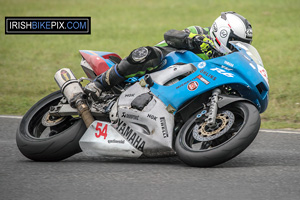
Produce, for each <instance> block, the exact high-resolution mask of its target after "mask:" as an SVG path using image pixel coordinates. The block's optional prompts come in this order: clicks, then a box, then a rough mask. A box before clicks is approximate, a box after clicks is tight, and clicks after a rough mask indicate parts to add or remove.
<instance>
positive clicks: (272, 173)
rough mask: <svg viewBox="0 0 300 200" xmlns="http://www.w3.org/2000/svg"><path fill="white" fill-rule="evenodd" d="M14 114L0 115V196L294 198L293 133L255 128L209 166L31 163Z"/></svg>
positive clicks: (296, 157)
mask: <svg viewBox="0 0 300 200" xmlns="http://www.w3.org/2000/svg"><path fill="white" fill-rule="evenodd" d="M20 120H21V119H20V117H9V118H8V117H7V116H0V160H1V161H0V199H1V200H2V199H3V200H8V199H12V200H17V199H28V200H29V199H30V200H35V199H38V200H41V199H42V200H43V199H46V200H47V199H98V200H102V199H103V200H110V199H116V200H135V199H139V200H143V199H151V200H156V199H157V200H160V199H162V200H177V199H180V200H187V199H195V200H196V199H197V200H202V199H203V200H204V199H208V200H214V199H216V200H227V199H228V200H235V199H236V200H248V199H249V200H260V199H263V200H268V199H270V200H271V199H272V200H298V199H299V198H300V197H299V196H300V132H297V131H286V130H281V131H276V130H261V131H260V132H259V134H258V136H257V138H256V139H255V141H254V142H253V143H252V144H251V145H250V147H249V148H248V149H247V150H246V151H244V152H243V153H242V154H241V155H239V156H237V157H236V158H234V159H233V160H231V161H229V162H227V163H224V164H222V165H219V166H217V167H214V168H192V167H188V166H186V165H185V164H183V163H181V162H180V160H178V158H177V157H172V158H162V159H142V160H141V159H140V160H139V159H107V158H106V159H105V158H91V157H86V156H85V155H84V154H83V153H80V154H77V155H75V156H73V157H71V158H69V159H67V160H65V161H62V162H54V163H50V162H42V163H41V162H33V161H30V160H28V159H26V158H25V157H24V156H23V155H22V154H21V153H20V152H19V151H18V148H17V146H16V142H15V133H16V129H17V127H18V124H19V122H20Z"/></svg>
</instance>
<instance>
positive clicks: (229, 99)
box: [217, 94, 257, 108]
mask: <svg viewBox="0 0 300 200" xmlns="http://www.w3.org/2000/svg"><path fill="white" fill-rule="evenodd" d="M237 101H246V102H249V103H251V104H253V105H254V106H255V107H256V108H257V106H256V105H255V104H254V103H253V102H252V101H250V100H249V99H245V98H242V97H237V96H232V95H224V94H220V95H219V101H218V103H217V104H218V108H223V107H225V106H227V105H229V104H231V103H234V102H237Z"/></svg>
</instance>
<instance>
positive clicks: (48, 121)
mask: <svg viewBox="0 0 300 200" xmlns="http://www.w3.org/2000/svg"><path fill="white" fill-rule="evenodd" d="M66 118H67V117H53V116H51V115H50V111H48V112H46V113H45V114H44V116H43V119H42V124H43V125H44V126H47V127H51V126H56V125H58V124H60V123H62V122H63V121H65V119H66Z"/></svg>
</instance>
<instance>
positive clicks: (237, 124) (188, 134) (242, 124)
mask: <svg viewBox="0 0 300 200" xmlns="http://www.w3.org/2000/svg"><path fill="white" fill-rule="evenodd" d="M197 116H199V113H196V114H195V115H193V116H191V117H190V118H189V120H188V121H187V122H186V123H185V124H184V125H183V127H182V129H181V130H180V132H179V134H178V136H177V138H176V142H175V149H176V152H177V154H178V156H179V158H180V159H181V160H182V161H183V162H184V163H186V164H187V165H190V166H195V167H212V166H215V165H219V164H221V163H224V162H226V161H228V160H230V159H232V158H233V157H235V156H237V155H238V154H240V153H241V152H242V151H244V150H245V149H246V148H247V147H248V146H249V145H250V144H251V143H252V141H253V140H254V138H255V137H256V135H257V133H258V131H259V128H260V122H261V119H260V115H259V112H258V110H257V109H256V107H255V106H254V105H252V104H251V103H248V102H235V103H232V104H229V105H227V106H226V107H224V108H221V109H219V111H218V117H217V122H218V127H215V128H210V127H208V126H207V124H205V122H204V120H202V121H199V119H197ZM195 132H196V133H195ZM198 133H199V134H198Z"/></svg>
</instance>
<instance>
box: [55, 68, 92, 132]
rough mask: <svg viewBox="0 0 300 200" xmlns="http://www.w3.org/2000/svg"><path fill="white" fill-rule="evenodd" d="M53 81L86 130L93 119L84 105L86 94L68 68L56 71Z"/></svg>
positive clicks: (87, 107) (86, 105)
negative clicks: (75, 110)
mask: <svg viewBox="0 0 300 200" xmlns="http://www.w3.org/2000/svg"><path fill="white" fill-rule="evenodd" d="M54 79H55V81H56V83H57V85H58V86H59V87H60V90H61V92H62V94H63V95H64V96H65V97H66V98H67V100H68V102H69V104H70V105H71V107H73V108H76V109H77V111H78V113H79V115H80V116H81V118H82V120H83V121H84V123H85V125H86V127H87V128H88V127H89V126H90V125H91V124H92V123H93V121H94V120H95V119H94V117H93V116H92V114H91V111H90V108H89V106H88V104H87V103H86V102H87V101H86V94H85V93H84V91H83V89H82V87H81V85H80V83H79V81H78V80H77V79H76V77H75V76H74V74H73V73H72V71H71V70H70V69H68V68H63V69H60V70H58V71H57V72H56V73H55V76H54Z"/></svg>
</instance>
